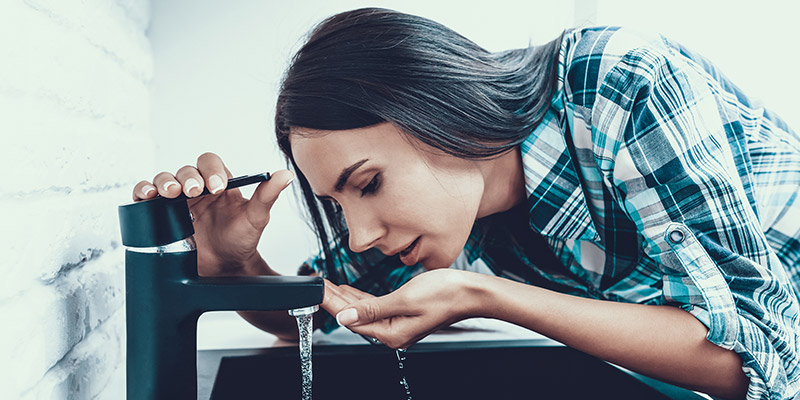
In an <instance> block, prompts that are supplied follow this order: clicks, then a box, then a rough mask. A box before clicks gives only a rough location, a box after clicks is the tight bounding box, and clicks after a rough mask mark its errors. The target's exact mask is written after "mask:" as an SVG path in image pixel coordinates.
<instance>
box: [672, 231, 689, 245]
mask: <svg viewBox="0 0 800 400" xmlns="http://www.w3.org/2000/svg"><path fill="white" fill-rule="evenodd" d="M685 238H686V235H684V234H683V232H681V231H680V230H678V229H675V230H673V231H672V232H670V233H669V241H670V242H672V243H675V244H680V243H681V242H683V239H685Z"/></svg>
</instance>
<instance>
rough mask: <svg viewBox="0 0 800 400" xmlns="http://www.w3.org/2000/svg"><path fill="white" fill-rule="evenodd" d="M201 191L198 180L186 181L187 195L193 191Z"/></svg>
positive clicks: (190, 179)
mask: <svg viewBox="0 0 800 400" xmlns="http://www.w3.org/2000/svg"><path fill="white" fill-rule="evenodd" d="M199 189H200V182H198V181H197V179H194V178H189V179H187V180H186V183H184V188H183V190H185V191H186V194H187V195H188V194H189V193H191V192H192V190H199Z"/></svg>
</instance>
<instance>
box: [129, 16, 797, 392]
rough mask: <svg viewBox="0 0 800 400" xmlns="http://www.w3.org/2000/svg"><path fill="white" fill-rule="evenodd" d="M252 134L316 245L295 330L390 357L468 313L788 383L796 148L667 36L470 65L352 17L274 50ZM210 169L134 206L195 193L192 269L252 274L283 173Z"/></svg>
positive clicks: (597, 346)
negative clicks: (385, 350) (314, 327)
mask: <svg viewBox="0 0 800 400" xmlns="http://www.w3.org/2000/svg"><path fill="white" fill-rule="evenodd" d="M275 128H276V134H277V139H278V143H279V145H280V147H281V149H282V150H283V151H284V153H285V154H286V156H287V158H288V160H289V162H290V165H291V167H292V169H293V170H294V173H295V174H296V176H297V178H298V180H299V183H300V187H301V189H302V192H303V196H304V198H305V201H306V203H307V206H308V210H309V214H310V216H311V218H312V219H313V222H314V225H315V227H316V229H317V233H318V235H319V238H320V241H321V244H322V245H323V246H322V248H323V251H322V254H321V255H320V256H319V257H315V258H313V259H311V260H310V261H309V262H308V263H306V264H305V265H304V267H303V268H301V270H302V271H301V272H303V273H317V274H320V275H321V276H323V277H325V278H327V280H328V281H326V293H325V301H324V303H323V304H322V306H323V308H324V309H325V310H327V312H328V313H329V314H330V315H327V314H324V313H319V314H320V315H319V316H318V318H317V321H316V323H317V324H318V326H319V327H322V328H323V329H325V330H330V329H333V328H334V327H335V326H336V322H333V319H332V317H331V315H336V319H337V320H338V323H339V324H341V325H344V326H346V327H347V328H349V329H350V330H352V331H354V332H357V333H360V334H364V335H368V336H372V337H375V338H377V339H379V340H381V341H382V342H384V343H385V344H387V345H389V346H390V347H395V348H399V347H406V346H409V345H411V344H413V343H414V342H416V341H417V340H419V339H421V338H422V337H424V336H426V335H427V334H429V333H431V332H433V331H435V330H436V329H438V328H440V327H443V326H446V325H448V324H451V323H453V322H455V321H458V320H461V319H465V318H469V317H475V316H482V317H489V318H497V319H502V320H505V321H509V322H511V323H515V324H518V325H521V326H524V327H527V328H529V329H532V330H535V331H537V332H540V333H542V334H544V335H547V336H549V337H552V338H554V339H556V340H558V341H561V342H563V343H565V344H567V345H569V346H571V347H574V348H576V349H579V350H582V351H584V352H587V353H589V354H593V355H595V356H598V357H600V358H603V359H605V360H608V361H611V362H613V363H616V364H619V365H622V366H624V367H626V368H629V369H631V370H634V371H637V372H640V373H642V374H646V375H649V376H653V377H655V378H658V379H662V380H665V381H669V382H673V383H676V384H678V385H681V386H685V387H688V388H692V389H697V390H701V391H704V392H707V393H710V394H712V395H717V396H721V397H726V398H743V397H745V395H746V396H747V398H749V399H768V398H769V399H784V398H794V396H795V395H796V394H797V393H798V391H800V363H799V359H798V357H800V354H799V352H800V348H799V347H798V343H799V341H798V331H800V325H799V324H800V322H798V319H799V318H800V317H798V311H800V308H799V307H798V298H797V293H800V292H799V291H798V287H797V285H798V277H797V270H798V268H797V265H798V263H799V262H800V261H798V260H800V229H798V226H797V224H796V223H794V221H796V220H797V215H798V213H800V201H796V200H795V199H796V197H797V196H798V193H800V188H799V187H800V185H799V183H800V137H798V136H797V135H796V134H795V133H794V132H793V131H792V130H791V129H789V128H788V127H787V126H786V125H785V124H784V123H783V122H782V121H781V120H780V119H779V118H777V117H776V116H775V115H772V114H770V113H769V112H767V111H766V110H763V109H761V108H757V107H756V106H755V105H753V104H752V103H751V101H750V100H749V99H748V98H747V97H746V96H745V95H743V94H742V93H741V92H740V91H739V90H738V88H736V87H735V86H734V85H732V84H731V83H730V82H729V81H727V80H726V79H725V78H724V77H723V76H722V75H721V74H719V73H718V72H717V70H716V69H715V68H714V67H713V66H712V65H711V64H709V63H708V62H707V61H705V60H704V59H702V58H701V57H699V56H697V55H695V54H692V53H691V52H689V51H688V50H686V49H685V48H683V47H681V46H680V45H678V44H675V43H672V42H670V41H668V40H666V39H664V38H662V37H648V36H638V35H634V34H632V33H630V32H628V31H626V30H624V29H618V28H589V29H583V30H575V31H570V32H565V34H564V35H562V37H560V38H558V39H557V40H554V41H553V42H550V43H548V44H546V45H543V46H539V47H533V48H529V49H520V50H512V51H508V52H503V53H489V52H486V51H485V50H483V49H481V48H480V47H478V46H477V45H475V44H474V43H472V42H470V41H469V40H467V39H465V38H463V37H461V36H460V35H458V34H456V33H455V32H453V31H451V30H449V29H447V28H445V27H443V26H441V25H439V24H437V23H435V22H432V21H429V20H426V19H423V18H420V17H416V16H411V15H405V14H401V13H397V12H393V11H388V10H380V9H361V10H355V11H351V12H346V13H342V14H339V15H335V16H333V17H331V18H329V19H327V20H326V21H324V22H322V23H321V24H320V25H319V26H318V27H317V28H316V29H315V30H314V31H313V32H312V33H311V35H310V37H309V39H308V41H307V43H306V44H305V45H304V46H303V47H302V48H301V49H300V50H299V51H298V53H297V55H296V56H295V57H294V59H293V61H292V64H291V66H290V67H289V69H288V71H287V73H286V76H285V77H284V81H283V85H282V88H281V92H280V95H279V98H278V104H277V112H276V117H275ZM230 177H231V174H230V172H229V171H227V169H226V168H225V166H224V164H223V163H222V161H221V160H220V159H219V157H217V156H216V155H214V154H211V153H207V154H204V155H201V156H200V157H199V158H198V160H197V166H196V167H193V166H186V167H184V168H181V169H180V170H179V171H177V173H176V174H174V175H173V174H171V173H167V172H162V173H160V174H158V175H157V176H156V177H155V178H154V179H153V181H152V182H149V181H142V182H140V183H139V184H138V185H136V187H135V188H134V199H136V200H140V199H148V198H152V197H154V196H155V195H156V194H161V195H162V196H166V197H175V196H177V195H178V194H179V193H181V191H183V192H184V193H185V194H187V195H188V196H189V197H194V196H196V195H197V194H199V193H200V191H201V189H202V187H204V186H205V187H208V189H209V190H210V191H211V192H213V193H218V194H217V195H216V196H206V197H203V198H200V199H197V200H195V201H192V202H191V204H190V206H191V208H192V212H193V214H194V216H195V218H196V221H195V228H196V231H197V233H196V236H195V237H196V240H197V244H198V257H199V265H200V269H201V273H202V274H205V275H223V274H227V275H233V274H252V275H257V274H258V275H261V274H275V272H274V271H273V270H272V269H270V268H269V266H268V265H267V264H266V262H265V261H264V260H263V259H262V258H261V256H260V255H259V254H258V252H257V251H256V244H257V242H258V240H259V237H260V235H261V232H262V231H263V229H264V228H265V226H266V225H267V222H268V220H269V211H270V208H271V206H272V204H273V202H274V201H275V199H276V198H277V196H278V194H279V193H280V192H281V191H282V190H283V189H284V188H286V187H287V186H288V185H289V184H290V183H291V181H292V179H293V174H292V173H291V172H289V171H278V172H276V173H275V174H274V175H273V178H272V179H271V180H270V181H268V182H265V183H263V184H261V185H260V186H259V187H258V188H257V189H256V191H255V193H254V195H253V197H252V198H251V199H250V200H249V201H248V200H245V199H243V198H242V197H241V195H240V194H239V193H238V191H226V192H222V193H219V192H220V191H221V190H222V189H223V188H224V187H225V185H226V182H227V179H228V178H230ZM459 256H463V257H465V258H466V259H467V260H468V262H469V264H471V265H472V266H473V267H475V268H477V267H476V266H477V265H483V266H484V268H487V267H488V269H489V270H490V271H491V272H492V274H478V273H474V272H470V271H463V270H457V269H449V268H448V267H449V266H450V265H451V264H453V262H454V261H455V260H456V259H457V258H458V257H459ZM494 275H496V276H494ZM412 278H413V279H412ZM401 285H402V287H401ZM793 285H794V286H793ZM395 289H396V290H395ZM375 296H377V297H375ZM242 315H243V316H244V317H245V318H246V319H247V320H249V321H250V322H251V323H253V324H254V325H256V326H258V327H261V328H262V329H265V330H267V331H270V332H273V333H276V334H278V335H281V336H289V335H291V334H295V335H296V330H295V328H294V326H293V324H294V322H293V321H292V320H291V319H289V318H288V317H287V316H286V315H285V313H256V312H248V313H242ZM697 360H703V362H697Z"/></svg>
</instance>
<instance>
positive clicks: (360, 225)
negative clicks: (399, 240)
mask: <svg viewBox="0 0 800 400" xmlns="http://www.w3.org/2000/svg"><path fill="white" fill-rule="evenodd" d="M345 223H346V224H347V230H348V232H349V233H350V242H349V245H350V250H352V251H354V252H356V253H360V252H362V251H366V250H368V249H370V248H372V247H374V246H375V245H376V244H377V243H378V241H380V239H381V238H382V237H384V235H385V234H386V229H385V228H384V227H383V224H381V223H380V219H379V218H377V216H375V215H374V214H373V213H372V212H370V211H369V210H364V209H355V210H352V211H350V212H349V213H348V212H345Z"/></svg>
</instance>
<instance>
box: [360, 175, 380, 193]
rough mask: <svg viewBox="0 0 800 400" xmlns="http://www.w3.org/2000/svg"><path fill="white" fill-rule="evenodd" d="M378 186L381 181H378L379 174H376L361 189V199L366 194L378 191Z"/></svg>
mask: <svg viewBox="0 0 800 400" xmlns="http://www.w3.org/2000/svg"><path fill="white" fill-rule="evenodd" d="M380 186H381V179H380V174H379V173H378V174H375V176H373V177H372V180H370V181H369V183H367V185H366V186H364V187H363V188H362V189H361V197H364V196H366V195H368V194H374V193H375V192H377V191H378V188H379V187H380Z"/></svg>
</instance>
